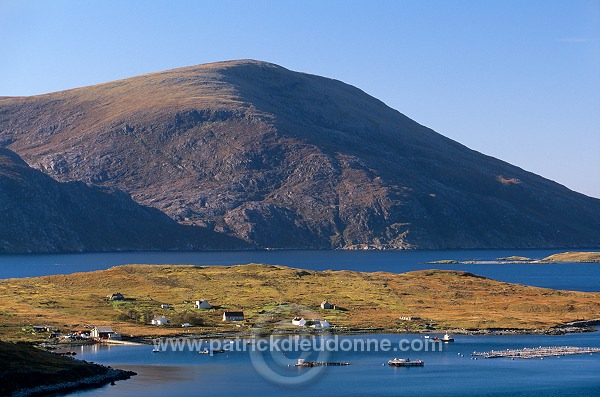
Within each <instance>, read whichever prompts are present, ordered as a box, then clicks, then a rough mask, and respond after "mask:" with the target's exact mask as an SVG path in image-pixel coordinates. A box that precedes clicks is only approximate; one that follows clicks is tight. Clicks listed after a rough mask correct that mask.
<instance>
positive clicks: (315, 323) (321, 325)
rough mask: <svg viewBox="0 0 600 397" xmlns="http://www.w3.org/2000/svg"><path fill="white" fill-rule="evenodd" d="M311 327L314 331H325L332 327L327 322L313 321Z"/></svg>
mask: <svg viewBox="0 0 600 397" xmlns="http://www.w3.org/2000/svg"><path fill="white" fill-rule="evenodd" d="M311 327H312V328H314V329H325V328H329V327H331V324H329V321H327V320H313V325H311Z"/></svg>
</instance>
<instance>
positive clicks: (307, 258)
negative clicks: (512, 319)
mask: <svg viewBox="0 0 600 397" xmlns="http://www.w3.org/2000/svg"><path fill="white" fill-rule="evenodd" d="M562 251H564V250H562ZM562 251H561V250H451V251H443V250H438V251H400V252H390V251H383V252H382V251H285V250H282V251H237V252H236V251H234V252H128V253H94V254H66V255H2V256H0V278H9V277H31V276H42V275H50V274H68V273H74V272H82V271H92V270H101V269H108V268H109V267H111V266H116V265H122V264H129V263H147V264H165V263H169V264H195V265H202V266H211V265H236V264H244V263H268V264H277V265H285V266H292V267H299V268H306V269H312V270H326V269H334V270H342V269H347V270H357V271H387V272H394V273H403V272H407V271H411V270H423V269H431V268H436V269H453V270H465V271H469V272H472V273H475V274H480V275H483V276H486V277H489V278H492V279H496V280H501V281H507V282H513V283H521V284H526V285H534V286H539V287H548V288H556V289H569V290H579V291H600V271H599V270H600V264H593V263H592V264H586V263H566V264H545V265H430V264H426V263H425V262H429V261H434V260H440V259H456V260H468V259H479V260H492V259H496V258H500V257H505V256H509V255H522V256H527V257H530V258H544V257H546V256H548V255H551V254H554V253H557V252H562Z"/></svg>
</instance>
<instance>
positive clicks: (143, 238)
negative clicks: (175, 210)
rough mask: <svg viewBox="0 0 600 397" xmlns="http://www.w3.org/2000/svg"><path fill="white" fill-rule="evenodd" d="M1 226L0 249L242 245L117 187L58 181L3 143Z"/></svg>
mask: <svg viewBox="0 0 600 397" xmlns="http://www.w3.org/2000/svg"><path fill="white" fill-rule="evenodd" d="M0 225H1V227H0V254H1V253H29V252H74V251H107V250H139V249H202V248H207V247H220V248H239V247H243V246H244V245H243V244H242V243H241V242H237V244H236V241H235V239H234V238H231V237H227V236H219V235H217V234H216V233H214V232H211V231H207V230H202V229H200V228H193V227H189V226H184V225H179V224H177V223H176V222H174V221H173V220H172V219H170V218H169V217H168V216H166V215H165V214H163V213H161V212H160V211H158V210H156V209H154V208H147V207H142V206H141V205H139V204H137V203H136V202H134V201H133V200H131V198H130V197H129V196H128V195H126V194H125V193H123V192H121V191H118V190H114V189H112V191H107V189H102V190H100V189H98V188H92V187H89V186H87V185H85V184H84V183H82V182H67V183H59V182H57V181H55V180H54V179H52V178H51V177H49V176H48V175H45V174H43V173H42V172H40V171H37V170H34V169H32V168H30V167H29V166H28V165H27V163H25V162H24V161H23V160H21V158H19V156H17V155H16V154H15V153H13V152H11V151H10V150H8V149H3V148H0Z"/></svg>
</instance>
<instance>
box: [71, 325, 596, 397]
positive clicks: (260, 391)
mask: <svg viewBox="0 0 600 397" xmlns="http://www.w3.org/2000/svg"><path fill="white" fill-rule="evenodd" d="M349 338H377V339H382V338H388V339H389V340H390V341H391V342H392V344H393V345H394V344H395V345H397V343H398V341H399V340H400V339H401V338H409V339H412V338H419V336H416V335H412V336H411V335H361V336H353V337H349ZM540 345H543V346H557V345H572V346H582V347H583V346H585V347H600V333H598V332H595V333H588V334H571V335H564V336H535V335H517V336H456V342H455V343H453V344H447V345H446V346H445V347H444V351H443V352H422V353H416V352H411V353H398V352H381V351H379V352H373V351H372V352H339V353H332V355H331V356H330V360H335V361H337V360H340V361H341V360H347V361H349V362H350V363H351V364H350V365H349V366H346V367H326V368H324V371H323V372H322V373H320V374H319V376H317V377H316V378H315V379H313V380H310V381H309V382H307V383H305V384H301V385H297V386H293V387H289V386H288V387H286V386H279V385H276V384H273V383H270V382H269V381H267V380H265V379H264V378H263V377H262V376H260V375H259V374H258V373H257V371H256V370H255V369H254V367H253V365H252V362H251V359H250V357H249V353H248V352H230V353H226V354H219V355H215V356H213V357H210V356H208V355H203V354H198V353H196V352H189V351H185V352H161V353H152V347H151V346H141V347H138V346H135V347H122V346H117V347H98V346H94V347H85V348H81V349H80V353H79V358H84V359H86V360H90V361H94V362H98V363H103V364H109V365H113V366H114V367H119V368H127V369H132V370H134V371H136V372H138V373H139V375H138V376H134V377H133V378H131V379H130V380H127V381H122V382H117V383H116V385H115V386H105V387H103V388H101V389H95V390H90V391H85V392H79V393H75V395H78V396H82V397H83V396H85V397H100V396H107V397H108V396H110V397H121V396H128V397H135V396H140V397H142V396H144V397H152V396H164V395H170V396H196V395H206V396H222V395H231V396H234V395H235V396H258V395H261V396H280V395H286V396H287V395H289V396H306V395H319V396H320V395H327V396H398V395H411V396H469V395H471V396H472V395H477V396H599V395H600V375H599V374H600V355H592V356H590V355H578V356H568V357H560V358H546V359H544V360H539V359H532V360H510V359H503V358H497V359H482V358H480V359H478V360H476V361H475V360H472V359H471V358H470V356H469V355H470V353H471V352H473V351H487V350H492V349H494V350H502V349H507V348H523V347H536V346H540ZM459 353H461V354H463V355H464V357H462V356H460V355H459ZM288 355H289V356H290V357H289V361H288V362H289V363H291V364H293V363H294V362H295V360H296V357H297V356H295V355H294V354H293V353H290V354H288ZM394 357H410V358H412V359H423V360H424V361H425V366H424V367H414V368H392V367H388V366H387V365H382V364H384V363H387V360H389V359H391V358H394ZM278 368H279V369H280V373H281V374H282V375H283V376H294V375H298V374H302V372H303V371H307V370H308V371H310V370H312V369H306V368H295V367H293V366H292V367H287V365H283V366H280V367H278Z"/></svg>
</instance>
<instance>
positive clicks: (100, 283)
mask: <svg viewBox="0 0 600 397" xmlns="http://www.w3.org/2000/svg"><path fill="white" fill-rule="evenodd" d="M116 292H120V293H121V294H123V295H124V296H125V300H122V301H108V300H107V298H106V297H107V295H109V294H112V293H116ZM200 299H207V300H208V301H209V302H210V303H211V304H212V305H213V306H214V308H213V309H208V310H205V309H194V307H193V306H194V301H196V300H200ZM325 299H327V300H328V301H329V302H331V303H332V304H334V305H337V306H338V307H339V308H340V309H337V310H323V309H321V307H320V304H321V302H322V301H323V300H325ZM163 304H167V305H169V307H168V308H161V305H163ZM341 308H343V309H341ZM224 310H240V311H243V312H244V314H245V316H246V321H245V322H242V323H230V322H223V321H222V315H223V311H224ZM155 315H164V316H165V317H167V319H169V320H170V321H171V325H167V326H152V325H149V322H150V321H151V319H152V318H153V316H155ZM294 316H303V317H305V318H306V319H313V318H315V319H326V320H328V321H329V322H330V323H331V324H332V325H333V326H336V327H340V328H344V327H345V329H348V330H350V331H352V330H357V329H385V330H389V331H398V332H402V331H410V330H416V329H423V327H426V326H429V327H433V328H434V329H442V330H443V329H456V328H465V329H509V328H510V329H523V330H535V329H538V330H539V329H543V328H548V327H553V326H557V325H560V324H563V323H566V322H571V321H576V320H590V319H596V318H600V293H586V292H574V291H557V290H552V289H545V288H536V287H529V286H524V285H519V284H509V283H504V282H498V281H494V280H490V279H487V278H484V277H481V276H477V275H473V274H470V273H466V272H462V271H444V270H426V271H414V272H409V273H404V274H393V273H384V272H376V273H366V272H352V271H311V270H302V269H295V268H290V267H283V266H271V265H259V264H253V265H239V266H215V267H212V266H210V267H199V266H181V265H173V266H166V265H126V266H117V267H113V268H110V269H108V270H102V271H95V272H88V273H74V274H70V275H57V276H45V277H34V278H22V279H6V280H2V281H0V338H3V339H5V340H6V339H8V338H10V339H11V340H16V339H25V340H27V339H29V340H30V339H32V338H39V337H40V335H39V334H35V333H33V332H32V328H31V326H33V325H40V324H44V325H46V324H48V325H53V326H55V327H57V328H59V329H61V331H62V332H63V333H66V332H69V331H71V330H72V331H76V330H81V329H85V327H86V326H87V327H89V326H90V325H110V326H112V327H113V328H114V329H115V331H117V332H120V333H121V334H123V335H126V336H129V335H135V336H141V335H146V336H148V335H173V334H180V333H183V332H192V333H205V332H206V333H208V332H211V333H212V332H227V331H240V330H247V329H249V328H250V327H252V326H254V325H256V324H259V325H261V326H264V327H269V326H270V325H272V324H274V323H276V322H278V321H283V322H285V323H290V320H291V319H292V318H293V317H294ZM400 317H403V318H404V319H403V320H402V319H400ZM409 317H410V319H406V318H409ZM184 323H189V324H190V325H191V326H192V327H190V328H185V329H184V328H182V327H181V325H182V324H184ZM290 326H291V325H290Z"/></svg>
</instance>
